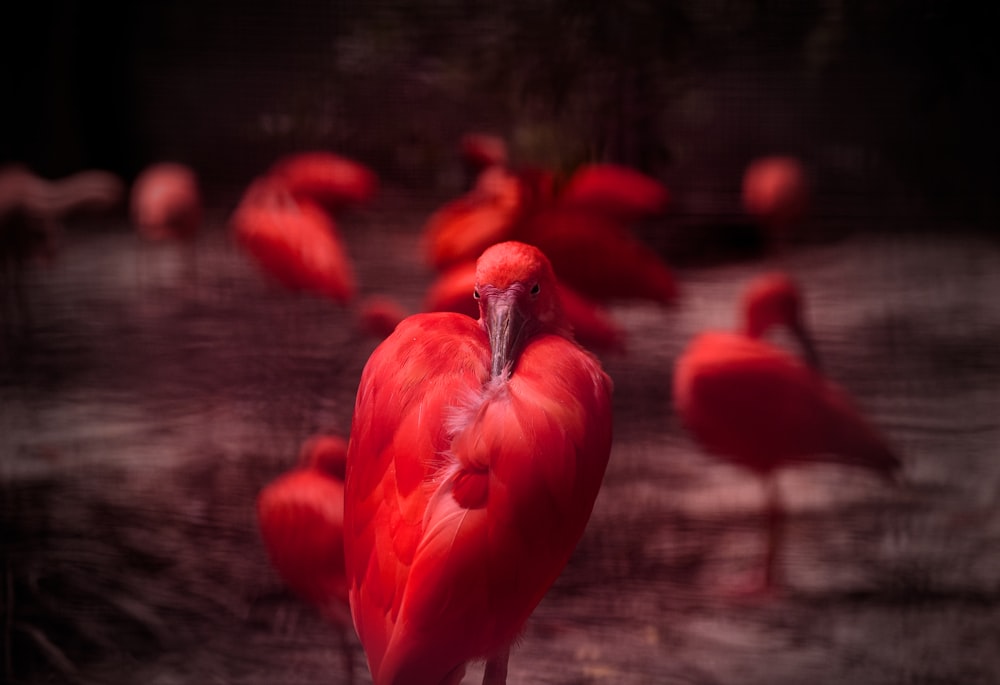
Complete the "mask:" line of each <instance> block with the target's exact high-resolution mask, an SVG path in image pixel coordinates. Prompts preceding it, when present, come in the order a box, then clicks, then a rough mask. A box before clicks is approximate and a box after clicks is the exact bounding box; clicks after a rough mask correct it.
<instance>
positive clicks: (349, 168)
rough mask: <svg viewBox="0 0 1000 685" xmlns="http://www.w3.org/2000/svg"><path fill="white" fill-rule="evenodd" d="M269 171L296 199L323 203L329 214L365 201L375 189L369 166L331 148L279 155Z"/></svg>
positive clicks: (376, 185)
mask: <svg viewBox="0 0 1000 685" xmlns="http://www.w3.org/2000/svg"><path fill="white" fill-rule="evenodd" d="M269 175H270V176H272V177H274V178H278V179H281V180H282V181H283V182H284V184H285V187H286V188H288V191H289V192H290V193H291V194H292V196H293V197H294V198H295V199H296V200H308V201H310V202H315V203H318V204H320V205H322V206H323V207H324V208H325V209H326V210H327V211H329V212H330V213H331V214H336V213H337V212H339V211H341V210H343V209H347V208H351V207H356V206H358V205H363V204H367V203H368V202H370V201H371V199H372V198H373V197H374V196H375V193H376V192H377V191H378V177H377V176H376V175H375V172H373V171H372V170H371V169H369V168H368V167H366V166H365V165H363V164H361V163H360V162H355V161H354V160H352V159H348V158H347V157H341V156H340V155H335V154H333V153H332V152H300V153H298V154H294V155H288V156H287V157H283V158H282V159H279V160H278V161H277V162H276V163H275V164H274V166H272V167H271V170H270V172H269Z"/></svg>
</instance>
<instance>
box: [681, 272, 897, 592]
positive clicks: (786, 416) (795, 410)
mask: <svg viewBox="0 0 1000 685" xmlns="http://www.w3.org/2000/svg"><path fill="white" fill-rule="evenodd" d="M744 314H745V320H744V324H743V330H742V331H741V332H738V333H721V332H708V333H703V334H701V335H699V336H698V337H696V338H695V339H694V340H693V341H692V342H691V343H690V345H689V346H688V348H687V349H686V351H685V352H684V353H683V355H682V356H681V357H679V358H678V360H677V363H676V367H675V369H674V387H673V391H674V405H675V407H676V409H677V412H678V414H679V416H680V418H681V420H682V422H683V423H684V425H685V426H686V427H687V428H688V429H689V430H690V431H691V433H693V434H694V437H695V438H696V439H697V440H698V441H699V442H701V444H702V445H703V446H704V447H705V448H706V449H707V450H708V451H709V452H711V453H712V454H714V455H716V456H718V457H720V458H722V459H725V460H727V461H730V462H733V463H735V464H738V465H740V466H743V467H744V468H747V469H749V470H751V471H753V472H754V473H755V474H757V475H758V476H759V477H760V478H762V479H763V481H764V484H765V487H766V489H767V495H768V504H767V506H768V521H769V531H768V545H767V555H766V562H765V568H764V582H763V589H764V590H769V589H771V588H772V586H773V584H774V581H775V564H776V560H777V556H778V543H779V533H780V530H779V524H780V520H781V518H782V515H783V514H782V508H781V503H780V493H779V492H778V489H777V483H776V481H775V479H774V478H773V474H774V473H775V472H776V471H777V470H778V469H780V468H782V467H784V466H788V465H792V464H796V463H805V462H816V461H828V462H835V463H842V464H849V465H853V466H860V467H864V468H867V469H870V470H872V471H875V472H877V473H879V474H881V475H883V476H885V477H891V476H892V475H893V474H894V473H895V472H896V471H897V470H898V468H899V466H900V462H899V459H898V458H897V457H896V455H895V454H894V453H893V451H892V450H891V449H890V448H889V446H888V445H887V444H886V441H885V440H884V439H883V438H882V436H881V435H880V434H879V433H878V431H877V430H876V429H875V428H874V427H873V426H872V425H871V423H869V421H868V420H867V419H866V418H865V417H864V416H863V415H862V414H861V412H860V411H859V410H858V409H857V408H856V407H855V405H854V403H853V402H852V400H851V398H850V397H849V396H848V394H847V393H846V391H844V390H843V389H842V388H840V387H839V386H837V385H835V384H834V383H833V382H831V381H829V380H827V379H826V378H824V377H823V376H822V375H821V374H820V373H819V371H818V370H817V369H816V368H815V367H814V366H811V365H810V364H807V363H804V362H802V361H800V360H799V359H798V358H796V357H795V356H793V355H792V354H790V353H788V352H787V351H785V350H784V349H782V348H780V347H778V346H775V345H773V344H771V343H768V342H766V341H765V340H762V339H761V338H762V336H763V335H764V334H765V333H766V332H767V331H768V330H769V329H770V328H772V327H773V326H776V325H784V326H786V327H788V329H789V330H791V332H792V333H793V334H794V335H796V336H797V337H798V338H799V340H800V342H801V343H802V345H803V348H804V349H805V350H807V353H806V356H807V358H809V359H815V355H814V353H813V352H812V351H811V350H812V345H811V343H810V342H809V340H808V338H807V337H805V329H804V327H803V324H802V321H801V315H800V296H799V292H798V289H797V287H796V286H795V284H794V283H793V282H792V280H791V279H790V278H788V277H787V276H785V275H782V274H771V275H767V276H764V277H762V278H760V279H759V280H757V281H756V282H754V283H753V284H752V285H751V286H750V287H749V289H748V290H747V293H746V297H745V300H744Z"/></svg>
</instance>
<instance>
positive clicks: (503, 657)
mask: <svg viewBox="0 0 1000 685" xmlns="http://www.w3.org/2000/svg"><path fill="white" fill-rule="evenodd" d="M509 658H510V647H505V648H504V649H503V650H502V651H500V652H498V653H497V654H495V655H494V656H491V657H490V658H489V659H487V660H486V669H485V670H484V671H483V685H506V684H507V660H508V659H509Z"/></svg>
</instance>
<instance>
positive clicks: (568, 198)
mask: <svg viewBox="0 0 1000 685" xmlns="http://www.w3.org/2000/svg"><path fill="white" fill-rule="evenodd" d="M559 201H560V203H561V204H563V205H566V206H572V207H580V208H583V209H588V210H592V211H598V212H602V213H604V214H608V215H610V216H613V217H615V218H617V219H621V220H623V221H635V220H637V219H642V218H645V217H648V216H656V215H659V214H662V213H663V212H665V211H666V209H667V205H668V204H669V203H670V192H669V191H668V190H667V188H666V186H664V185H663V184H662V183H660V182H659V181H657V180H656V179H655V178H652V177H651V176H647V175H646V174H643V173H642V172H640V171H636V170H635V169H631V168H629V167H627V166H620V165H618V164H585V165H583V166H582V167H580V168H579V169H577V170H576V171H575V172H574V173H573V175H572V176H570V179H569V181H567V182H566V185H565V187H563V190H562V194H561V195H560V196H559Z"/></svg>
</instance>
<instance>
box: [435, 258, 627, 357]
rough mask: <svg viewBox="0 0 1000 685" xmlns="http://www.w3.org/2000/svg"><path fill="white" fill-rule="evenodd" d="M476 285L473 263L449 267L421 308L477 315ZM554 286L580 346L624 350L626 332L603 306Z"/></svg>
mask: <svg viewBox="0 0 1000 685" xmlns="http://www.w3.org/2000/svg"><path fill="white" fill-rule="evenodd" d="M475 285H476V263H475V262H466V263H465V264H460V265H459V266H455V267H452V268H451V269H449V270H448V271H446V272H444V273H443V274H441V275H440V276H439V277H438V278H437V280H435V281H434V282H433V283H432V284H431V287H430V288H429V289H428V291H427V295H426V297H425V298H424V311H426V312H458V313H459V314H466V315H468V316H471V317H472V318H474V319H475V318H477V317H478V316H479V303H478V302H476V300H475V299H473V297H472V292H473V290H474V289H475ZM556 289H557V290H558V291H559V303H560V305H561V306H562V310H563V312H564V313H565V315H566V320H567V321H568V322H569V324H570V327H571V328H572V329H573V337H574V338H575V339H576V340H577V341H578V342H579V343H580V344H581V345H583V346H584V347H586V348H588V349H592V350H597V351H609V352H611V351H613V352H623V351H624V350H625V332H624V331H623V330H622V329H621V327H620V326H619V325H618V324H617V323H615V321H614V319H613V318H612V316H611V314H610V313H609V312H608V311H607V310H606V309H604V307H602V306H601V305H599V304H596V303H594V302H591V301H590V300H588V299H587V298H585V297H583V296H582V295H580V294H578V293H577V292H576V291H574V290H573V289H572V288H570V287H568V286H565V285H563V284H562V283H557V284H556Z"/></svg>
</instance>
